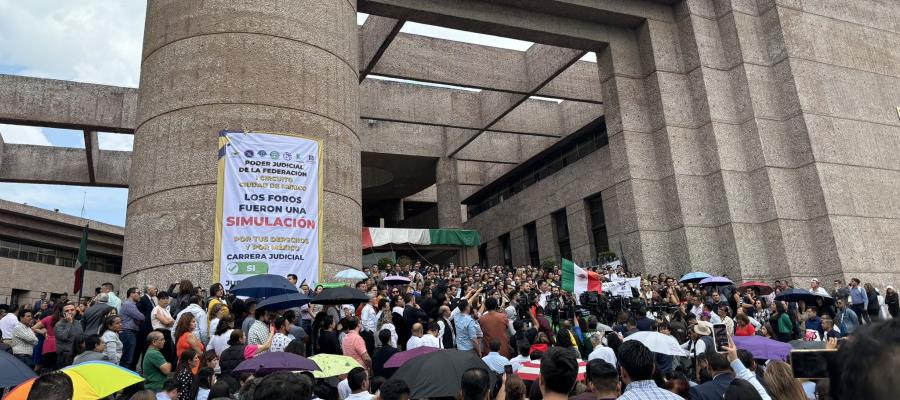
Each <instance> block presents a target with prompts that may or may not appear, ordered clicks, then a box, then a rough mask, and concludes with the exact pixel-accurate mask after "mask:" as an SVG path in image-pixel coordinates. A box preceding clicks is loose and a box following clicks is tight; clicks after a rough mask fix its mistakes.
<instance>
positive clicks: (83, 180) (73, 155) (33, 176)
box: [0, 144, 131, 187]
mask: <svg viewBox="0 0 900 400" xmlns="http://www.w3.org/2000/svg"><path fill="white" fill-rule="evenodd" d="M0 150H2V155H0V182H19V183H43V184H59V185H81V186H105V187H128V172H129V170H130V169H131V152H130V151H112V150H98V151H97V160H96V169H95V176H94V179H93V180H92V179H91V177H90V173H89V171H90V167H89V166H88V161H87V159H86V157H85V151H84V150H82V149H77V148H68V147H52V146H35V145H28V144H6V145H4V146H2V148H0Z"/></svg>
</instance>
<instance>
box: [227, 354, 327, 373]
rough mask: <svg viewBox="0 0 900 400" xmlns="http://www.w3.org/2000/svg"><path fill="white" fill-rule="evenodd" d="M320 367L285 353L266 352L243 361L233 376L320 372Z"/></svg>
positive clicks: (308, 360)
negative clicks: (242, 374)
mask: <svg viewBox="0 0 900 400" xmlns="http://www.w3.org/2000/svg"><path fill="white" fill-rule="evenodd" d="M318 370H319V366H318V365H316V363H315V362H314V361H313V360H310V359H308V358H306V357H302V356H299V355H296V354H294V353H285V352H271V351H270V352H266V353H262V354H260V355H258V356H256V357H253V358H251V359H248V360H244V361H242V362H241V363H240V364H238V366H237V367H235V368H234V370H232V374H240V373H242V372H250V373H254V374H268V373H271V372H276V371H318Z"/></svg>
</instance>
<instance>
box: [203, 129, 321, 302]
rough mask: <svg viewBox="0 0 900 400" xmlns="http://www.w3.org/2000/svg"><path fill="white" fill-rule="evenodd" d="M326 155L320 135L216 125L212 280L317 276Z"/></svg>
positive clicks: (227, 283)
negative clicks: (312, 136)
mask: <svg viewBox="0 0 900 400" xmlns="http://www.w3.org/2000/svg"><path fill="white" fill-rule="evenodd" d="M321 155H322V146H321V143H320V142H319V141H318V140H314V139H309V138H305V137H301V136H297V135H293V134H286V133H272V132H240V131H222V132H220V133H219V154H218V156H219V158H218V159H219V161H218V168H219V175H218V185H217V191H218V192H217V199H216V244H215V246H216V248H215V260H214V265H213V274H214V281H216V282H221V283H222V284H223V285H225V287H226V288H227V287H231V286H232V285H233V284H234V283H236V282H238V281H240V280H242V279H244V278H247V277H249V276H252V275H258V274H274V275H281V276H285V275H287V274H296V275H297V277H298V278H299V280H300V281H303V280H306V281H307V282H309V283H310V284H312V283H314V282H318V281H319V272H320V269H321V268H320V266H321V251H320V250H321V249H320V246H321V241H320V232H321V229H322V225H321V222H322V221H321V219H322V218H321V215H322V213H321V208H320V202H321V198H322V186H321V181H322V180H321V175H322V169H321V158H322V157H321Z"/></svg>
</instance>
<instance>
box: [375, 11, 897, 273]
mask: <svg viewBox="0 0 900 400" xmlns="http://www.w3.org/2000/svg"><path fill="white" fill-rule="evenodd" d="M377 3H378V4H383V3H390V6H391V7H392V9H398V8H399V7H400V5H398V4H397V3H400V2H399V1H384V2H382V1H378V2H377ZM365 7H369V3H368V2H366V3H365ZM424 8H427V7H424ZM874 10H880V14H879V15H878V16H875V15H874V12H875V11H874ZM674 11H675V19H674V20H671V21H667V20H662V19H648V20H645V21H644V22H643V23H642V24H641V25H640V26H637V27H635V28H634V29H633V30H610V31H609V32H610V33H609V37H610V38H611V40H609V46H608V47H606V48H605V49H604V50H601V51H600V52H599V53H598V59H599V60H598V61H599V72H600V74H599V75H600V77H601V85H602V87H603V96H602V98H603V100H604V102H605V104H604V109H605V114H606V122H607V128H608V132H609V135H610V145H609V156H608V157H607V158H606V159H605V160H606V161H604V162H605V163H606V166H602V165H599V164H597V162H598V161H599V160H597V159H596V158H593V157H588V158H587V159H584V160H582V161H579V163H584V164H585V167H584V168H586V169H587V170H592V171H606V173H607V174H609V175H610V179H609V180H608V182H607V183H606V184H605V185H585V183H586V182H585V181H586V180H585V179H583V178H582V179H579V180H576V181H575V182H572V181H571V180H570V179H571V178H569V175H570V173H574V172H568V171H567V169H570V168H571V169H577V168H576V166H577V165H579V164H576V166H573V167H567V168H566V169H564V170H563V171H560V172H558V173H557V174H556V175H554V176H552V177H551V178H550V179H547V180H545V181H542V182H539V183H538V184H536V185H534V186H532V187H530V188H528V189H526V190H525V191H523V192H521V193H518V194H516V195H514V196H512V197H511V198H509V199H507V200H506V201H504V202H503V203H501V204H500V205H498V206H495V207H493V208H491V209H489V210H487V211H485V212H483V213H482V214H480V215H478V216H476V217H475V218H473V219H471V220H468V221H467V222H466V223H465V224H464V226H467V227H477V229H481V230H482V236H483V237H484V238H485V239H486V240H488V239H490V238H491V237H494V236H499V235H502V234H504V233H506V232H515V231H517V230H520V229H521V226H522V225H523V224H525V223H528V222H530V221H533V220H538V221H539V222H540V221H542V220H543V221H544V223H543V224H541V223H539V224H538V225H539V228H538V230H539V237H540V239H541V246H540V247H541V258H542V259H543V258H546V257H548V254H549V255H551V256H552V255H554V254H555V253H556V252H557V250H556V247H555V246H556V244H555V241H554V240H553V238H552V229H551V228H550V226H551V225H552V224H550V223H549V222H548V221H549V219H550V213H552V212H553V211H555V210H558V209H560V208H562V207H565V208H566V210H567V213H568V216H569V230H570V236H571V240H572V248H573V252H574V253H576V257H579V256H582V255H583V253H584V252H586V251H588V249H590V246H586V245H585V244H584V243H582V242H584V238H585V234H586V228H585V226H584V225H585V224H584V223H583V222H584V221H582V218H581V216H582V215H583V203H582V201H583V199H584V198H585V197H588V196H589V195H591V194H594V193H597V192H600V193H602V195H603V198H604V205H605V206H606V211H607V212H606V215H607V221H608V228H609V230H608V232H609V239H610V244H611V247H613V250H616V251H618V247H619V246H621V248H622V249H623V250H624V251H625V253H626V255H627V256H628V257H629V258H628V259H629V261H630V263H631V266H632V267H633V268H636V269H638V270H646V271H665V272H669V273H683V272H686V271H688V270H697V269H700V270H708V271H710V272H713V273H728V274H729V275H730V276H732V277H739V278H743V279H774V278H789V279H791V278H793V279H797V280H801V279H803V280H805V279H807V278H808V277H812V276H819V277H827V278H831V277H842V278H844V279H846V278H849V277H850V276H860V277H862V278H863V280H870V281H873V282H879V283H882V282H883V283H882V284H884V283H896V282H897V276H896V274H897V273H898V266H900V256H898V254H897V252H896V251H894V247H896V246H893V245H892V244H889V243H892V242H893V241H896V238H895V237H894V236H896V235H895V234H894V232H895V231H896V227H894V226H893V225H895V224H894V222H893V221H894V220H896V218H897V215H898V209H896V207H895V206H894V205H893V203H891V201H890V200H889V199H892V198H895V197H896V196H897V195H898V194H900V193H896V192H897V188H898V187H900V175H897V173H896V170H897V165H898V161H897V157H896V156H895V154H896V151H892V150H891V149H894V148H895V147H897V146H896V143H895V142H896V139H895V137H897V135H898V132H900V122H898V117H897V112H896V109H895V106H896V104H898V101H900V100H898V97H897V93H900V73H898V72H897V71H898V70H897V69H896V64H897V63H896V62H892V60H896V59H897V57H900V53H898V50H897V49H896V46H891V45H889V44H888V43H893V42H896V40H891V39H892V38H893V36H896V34H895V33H894V32H896V31H897V29H896V23H895V21H896V20H897V19H898V18H897V12H896V11H895V10H894V9H890V10H888V9H886V8H885V6H884V4H883V3H881V2H876V1H865V2H862V3H861V4H858V5H851V4H848V3H842V2H833V1H826V2H761V3H757V2H752V1H751V2H746V1H721V2H712V1H702V0H698V1H687V2H681V3H679V4H677V5H676V6H675V7H674ZM889 15H890V16H893V18H891V17H889ZM864 16H868V18H869V19H866V17H864ZM535 25H536V26H538V27H539V26H540V24H535ZM857 44H861V45H857ZM492 168H494V167H492ZM494 169H496V168H494ZM582 170H584V169H582ZM491 176H492V175H491V174H490V173H488V174H482V182H481V183H482V184H486V183H488V182H489V179H490V177H491ZM592 178H594V177H592ZM576 182H577V183H576ZM585 186H587V187H589V188H590V190H589V193H580V192H581V189H582V188H584V187H585ZM571 191H575V192H576V193H574V194H572V195H571V196H566V197H564V198H559V195H557V193H569V192H571ZM542 227H543V229H542ZM514 252H515V250H514Z"/></svg>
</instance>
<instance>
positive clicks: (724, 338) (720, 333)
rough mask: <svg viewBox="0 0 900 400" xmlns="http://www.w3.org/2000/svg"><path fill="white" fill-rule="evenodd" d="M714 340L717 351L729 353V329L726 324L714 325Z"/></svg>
mask: <svg viewBox="0 0 900 400" xmlns="http://www.w3.org/2000/svg"><path fill="white" fill-rule="evenodd" d="M713 340H714V341H715V342H716V351H717V352H720V351H727V350H725V347H726V346H728V328H727V327H726V326H725V324H713Z"/></svg>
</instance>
